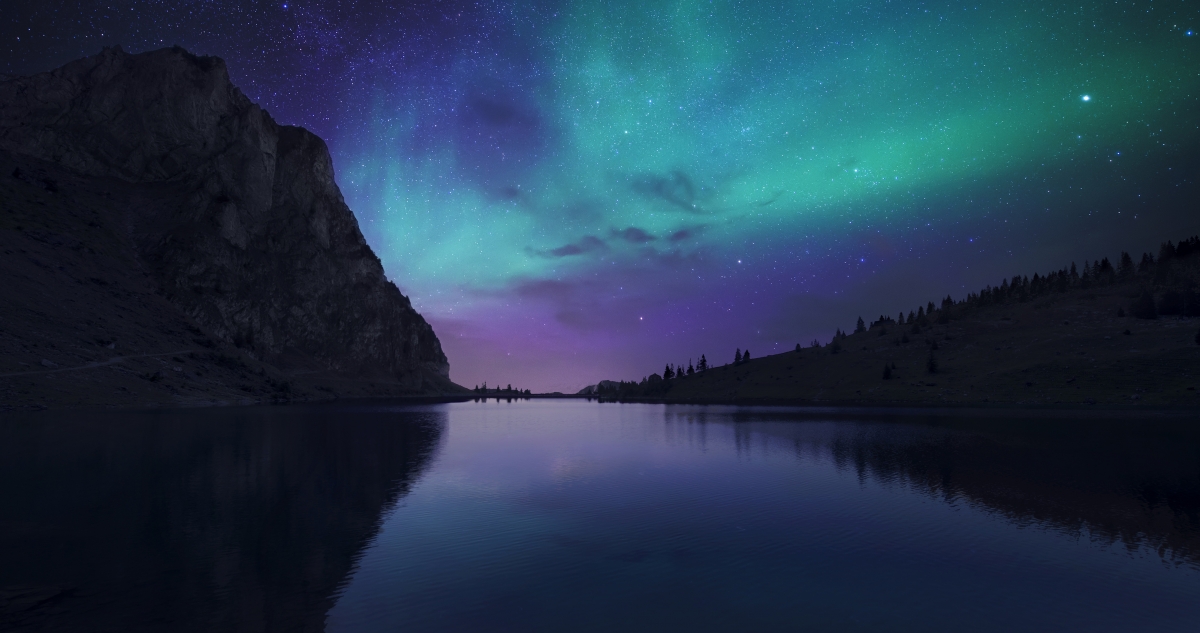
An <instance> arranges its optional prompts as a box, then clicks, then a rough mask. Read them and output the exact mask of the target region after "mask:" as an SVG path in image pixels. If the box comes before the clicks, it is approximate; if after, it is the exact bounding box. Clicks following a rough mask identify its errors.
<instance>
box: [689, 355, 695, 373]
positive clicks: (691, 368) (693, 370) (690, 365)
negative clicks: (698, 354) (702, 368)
mask: <svg viewBox="0 0 1200 633" xmlns="http://www.w3.org/2000/svg"><path fill="white" fill-rule="evenodd" d="M695 373H696V368H695V367H692V361H691V359H688V375H689V376H691V375H693V374H695Z"/></svg>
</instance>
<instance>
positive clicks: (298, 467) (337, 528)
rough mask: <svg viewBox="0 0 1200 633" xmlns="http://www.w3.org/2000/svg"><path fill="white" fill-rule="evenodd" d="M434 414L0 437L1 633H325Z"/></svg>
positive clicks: (152, 419) (420, 459)
mask: <svg viewBox="0 0 1200 633" xmlns="http://www.w3.org/2000/svg"><path fill="white" fill-rule="evenodd" d="M443 425H444V414H442V413H439V412H437V411H436V410H424V411H420V412H400V413H397V412H391V413H388V412H382V411H376V412H371V411H369V410H363V411H356V412H353V414H352V415H348V414H347V412H346V411H344V410H339V409H335V408H332V407H311V408H300V407H280V408H256V409H225V410H219V409H218V410H199V411H186V412H138V413H99V414H97V413H91V414H83V413H52V412H46V413H42V414H37V415H29V416H13V415H8V416H7V417H6V418H4V419H2V420H0V630H4V631H43V630H44V631H73V630H88V631H101V630H104V631H107V630H112V631H118V630H119V631H166V630H169V631H201V630H203V631H277V630H286V631H321V630H324V627H325V613H326V611H328V610H329V608H330V607H331V606H332V605H333V603H334V601H335V599H336V595H337V591H338V589H339V586H340V584H341V583H343V582H344V581H345V579H346V577H347V574H348V573H349V572H350V570H351V568H352V567H353V565H354V564H355V561H356V560H357V557H358V556H359V555H360V554H361V552H362V550H363V548H364V546H365V545H366V544H367V543H368V542H369V541H370V540H371V538H373V536H374V535H375V534H376V532H377V531H378V527H379V525H380V521H381V519H382V516H383V515H384V513H385V512H386V511H387V510H388V508H390V507H392V506H393V505H394V504H395V503H396V500H397V499H398V498H399V497H401V496H403V495H404V494H406V493H407V491H408V488H409V486H410V485H411V483H412V482H413V481H414V479H416V478H417V477H418V476H419V475H420V473H421V470H422V469H423V468H424V467H425V465H426V464H427V462H428V460H429V457H430V454H431V453H432V451H433V450H434V449H435V447H436V445H437V443H438V441H439V437H440V436H441V433H442V428H443Z"/></svg>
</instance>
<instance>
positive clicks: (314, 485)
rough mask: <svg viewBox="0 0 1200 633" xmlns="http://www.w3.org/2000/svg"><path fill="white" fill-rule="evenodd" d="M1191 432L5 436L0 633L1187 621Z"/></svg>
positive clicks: (727, 429)
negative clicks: (8, 632)
mask: <svg viewBox="0 0 1200 633" xmlns="http://www.w3.org/2000/svg"><path fill="white" fill-rule="evenodd" d="M1198 417H1200V416H1196V415H1194V414H1183V413H1176V414H1170V415H1166V414H1162V415H1146V414H1138V415H1136V416H1135V415H1134V414H1113V413H1110V414H1070V413H1052V412H1051V413H1048V412H1022V411H988V412H969V411H959V412H946V411H942V412H932V411H925V412H921V411H899V412H898V411H885V410H880V411H869V410H861V411H848V410H825V411H822V410H815V409H796V408H782V407H780V408H771V407H758V408H754V407H722V406H707V407H702V406H663V405H643V404H608V403H605V404H601V403H595V402H587V401H579V400H532V401H523V400H522V401H514V402H497V401H495V400H491V401H488V402H464V403H454V404H437V405H404V404H398V405H397V404H387V403H382V402H375V403H350V404H344V403H335V404H328V405H307V406H278V407H262V408H233V409H208V410H188V411H157V412H121V413H117V412H100V413H96V412H90V413H88V412H41V413H32V414H13V413H8V414H3V417H2V418H0V630H4V631H51V630H53V631H110V630H112V631H116V630H121V631H164V630H170V631H331V632H341V631H397V630H403V631H616V630H620V631H796V630H805V631H1014V630H1021V631H1061V630H1087V631H1133V630H1137V631H1179V630H1200V423H1197V418H1198Z"/></svg>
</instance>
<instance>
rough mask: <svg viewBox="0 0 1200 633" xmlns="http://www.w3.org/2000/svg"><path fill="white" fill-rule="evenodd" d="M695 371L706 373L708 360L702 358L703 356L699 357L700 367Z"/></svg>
mask: <svg viewBox="0 0 1200 633" xmlns="http://www.w3.org/2000/svg"><path fill="white" fill-rule="evenodd" d="M697 369H698V370H699V371H708V359H707V358H705V357H704V354H701V355H700V366H699V367H698V368H697Z"/></svg>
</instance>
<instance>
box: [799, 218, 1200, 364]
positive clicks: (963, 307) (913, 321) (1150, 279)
mask: <svg viewBox="0 0 1200 633" xmlns="http://www.w3.org/2000/svg"><path fill="white" fill-rule="evenodd" d="M1198 282H1200V236H1193V237H1190V238H1187V239H1185V240H1182V241H1180V242H1179V243H1178V244H1173V243H1171V242H1169V241H1168V242H1166V243H1164V244H1163V245H1162V246H1161V247H1160V248H1159V252H1158V256H1157V257H1155V256H1154V255H1153V254H1151V253H1143V254H1142V256H1141V259H1140V260H1138V262H1137V263H1136V264H1135V263H1134V259H1133V257H1132V256H1131V255H1130V254H1129V253H1127V252H1122V253H1121V256H1120V258H1119V259H1118V263H1117V265H1116V266H1113V264H1112V262H1110V261H1109V259H1108V258H1107V257H1104V258H1102V259H1099V260H1097V261H1095V262H1092V261H1087V260H1085V261H1084V263H1083V269H1082V271H1081V270H1079V268H1077V266H1076V264H1075V263H1074V262H1072V263H1071V266H1070V267H1069V268H1063V269H1061V270H1056V271H1051V272H1049V273H1047V274H1045V275H1040V274H1038V273H1034V274H1033V277H1032V278H1030V277H1026V276H1022V275H1015V276H1013V277H1012V278H1011V279H1004V280H1002V281H1001V282H1000V285H999V286H991V285H989V286H987V287H985V288H983V289H982V290H980V291H979V292H973V293H968V294H967V296H966V298H964V299H961V300H959V301H955V300H954V299H953V298H952V297H951V296H949V295H947V296H946V297H944V298H943V299H942V300H941V302H940V304H939V305H935V304H934V302H932V301H930V302H929V303H928V304H926V305H924V306H919V307H917V309H916V311H913V310H909V312H908V315H907V316H905V314H904V312H903V311H901V312H900V313H899V314H897V315H896V318H894V319H893V318H892V317H890V316H887V315H880V316H879V318H878V319H876V320H874V321H872V322H871V323H870V325H867V324H866V322H865V321H864V320H863V318H862V317H859V318H858V322H857V323H856V324H855V328H854V333H855V334H859V333H863V332H867V331H875V330H876V328H881V329H880V330H879V335H880V336H883V335H885V334H887V330H888V328H889V327H895V326H900V325H908V326H909V327H910V331H911V332H912V333H913V334H919V333H920V332H921V328H923V327H927V326H929V325H931V324H933V323H948V322H950V320H951V319H954V318H958V317H959V316H962V314H964V313H965V312H966V311H968V310H970V309H972V308H979V307H984V306H991V305H1004V304H1009V303H1024V302H1026V301H1029V300H1031V299H1036V298H1039V297H1044V296H1048V295H1053V294H1056V293H1064V292H1068V291H1070V290H1078V289H1087V288H1097V287H1105V286H1111V285H1114V284H1122V283H1137V284H1140V285H1141V286H1142V289H1141V292H1140V294H1139V295H1138V297H1137V298H1136V299H1134V300H1133V301H1131V302H1130V305H1129V316H1134V317H1137V318H1139V319H1154V318H1157V317H1158V316H1160V315H1178V316H1187V317H1197V316H1200V292H1198V291H1197V284H1198ZM1125 315H1126V314H1125V310H1124V309H1122V310H1121V311H1120V313H1119V314H1118V316H1125ZM847 336H849V335H848V334H847V333H845V332H843V331H842V330H841V329H840V328H838V329H837V330H836V331H835V332H834V335H833V338H832V339H831V340H830V345H831V346H832V347H833V351H834V353H836V352H837V351H839V350H840V344H839V341H841V340H843V339H845V338H846V337H847ZM1198 336H1200V335H1198ZM905 342H907V341H905ZM811 347H820V343H819V342H818V341H816V340H814V341H813V342H812V345H811ZM796 351H797V352H798V351H800V345H796ZM935 367H936V361H934V362H931V363H930V372H931V373H933V372H934V371H936V369H934V368H935Z"/></svg>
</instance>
